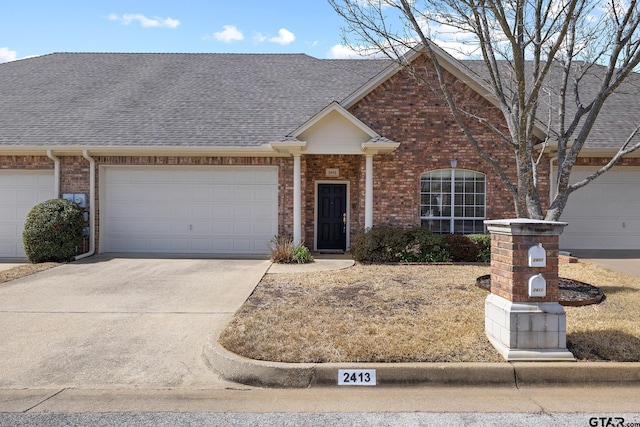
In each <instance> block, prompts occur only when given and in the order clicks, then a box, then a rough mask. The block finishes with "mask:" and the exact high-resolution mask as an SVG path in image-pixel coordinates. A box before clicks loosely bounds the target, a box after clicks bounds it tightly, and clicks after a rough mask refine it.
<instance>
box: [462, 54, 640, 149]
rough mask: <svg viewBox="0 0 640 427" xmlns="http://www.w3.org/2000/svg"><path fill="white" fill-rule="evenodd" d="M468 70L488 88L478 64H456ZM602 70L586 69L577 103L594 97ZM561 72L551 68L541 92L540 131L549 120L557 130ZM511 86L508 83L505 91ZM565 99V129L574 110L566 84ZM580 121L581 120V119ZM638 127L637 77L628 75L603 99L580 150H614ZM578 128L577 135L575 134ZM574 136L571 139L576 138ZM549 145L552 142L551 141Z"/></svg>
mask: <svg viewBox="0 0 640 427" xmlns="http://www.w3.org/2000/svg"><path fill="white" fill-rule="evenodd" d="M460 63H461V64H463V65H464V66H466V67H468V68H469V69H470V70H471V71H472V72H473V73H474V74H475V75H476V77H477V78H478V79H479V81H481V82H482V83H483V84H484V85H485V86H487V87H490V83H489V80H488V78H486V77H485V76H486V75H487V69H486V67H485V65H484V63H483V62H482V61H467V60H464V61H460ZM502 65H503V71H502V72H503V76H505V77H506V76H508V75H509V71H508V64H507V63H506V62H503V63H502ZM581 65H583V64H580V63H576V64H574V67H575V70H574V71H573V73H572V75H574V76H575V75H578V73H579V71H581V70H579V67H580V66H581ZM604 73H605V67H604V66H599V65H593V66H591V67H589V68H588V69H587V71H586V72H585V74H584V76H583V77H582V79H581V81H580V84H579V91H580V100H581V102H582V103H583V105H587V104H588V103H589V102H591V101H592V99H593V97H594V96H595V95H596V94H597V91H598V90H599V88H600V85H601V83H602V76H603V75H604ZM561 78H562V68H561V66H560V65H555V66H553V67H552V69H551V71H550V73H549V76H548V79H547V82H546V83H545V88H544V90H543V92H542V94H541V95H540V97H539V98H538V100H539V103H538V113H537V117H538V120H539V122H540V124H541V127H546V126H547V123H548V122H549V120H550V121H551V123H552V129H554V130H555V129H558V124H557V123H558V120H559V109H558V105H559V91H560V87H561ZM509 84H514V83H513V82H511V81H510V82H508V84H506V85H505V87H506V88H508V87H509ZM569 90H570V91H571V92H569V95H568V96H567V107H566V113H567V118H566V120H567V123H566V124H565V127H568V126H569V123H570V121H571V120H573V118H574V115H575V112H576V110H577V106H576V104H575V102H574V96H573V87H572V86H571V82H570V83H569ZM583 120H584V118H583ZM638 125H640V74H638V73H631V74H630V75H629V76H628V77H627V79H626V80H625V81H624V82H623V83H622V84H621V85H620V87H619V88H618V89H617V90H616V91H615V92H614V93H613V94H611V96H610V97H609V98H608V99H607V101H606V102H605V104H604V107H603V109H602V110H601V111H600V113H599V114H598V118H597V119H596V122H595V125H594V127H593V129H592V130H591V133H590V134H589V137H588V138H587V141H586V143H585V146H584V148H585V149H596V150H608V151H612V150H617V149H618V148H620V146H621V145H622V144H624V142H625V141H626V140H627V138H628V137H629V136H630V135H631V133H632V132H633V130H634V129H635V127H636V126H638ZM579 129H580V128H579V127H578V131H579ZM578 131H576V134H574V137H575V136H576V135H577V133H578ZM637 140H640V135H636V136H635V138H634V141H637ZM552 142H553V141H552Z"/></svg>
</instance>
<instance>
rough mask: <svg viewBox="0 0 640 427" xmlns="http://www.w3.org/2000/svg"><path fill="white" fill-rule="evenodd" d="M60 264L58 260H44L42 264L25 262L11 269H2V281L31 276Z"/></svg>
mask: <svg viewBox="0 0 640 427" xmlns="http://www.w3.org/2000/svg"><path fill="white" fill-rule="evenodd" d="M58 265H60V264H59V263H57V262H43V263H40V264H25V265H19V266H17V267H13V268H11V269H9V270H3V271H0V283H4V282H8V281H10V280H15V279H19V278H21V277H25V276H29V275H31V274H34V273H37V272H39V271H44V270H48V269H50V268H53V267H57V266H58Z"/></svg>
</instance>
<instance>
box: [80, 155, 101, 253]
mask: <svg viewBox="0 0 640 427" xmlns="http://www.w3.org/2000/svg"><path fill="white" fill-rule="evenodd" d="M82 157H84V158H85V159H87V160H88V161H89V252H85V253H83V254H80V255H77V256H76V257H75V260H76V261H77V260H79V259H82V258H86V257H90V256H91V255H93V254H94V253H95V251H96V161H95V160H94V159H93V158H92V157H91V156H89V153H88V152H87V150H82Z"/></svg>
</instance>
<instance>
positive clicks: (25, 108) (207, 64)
mask: <svg viewBox="0 0 640 427" xmlns="http://www.w3.org/2000/svg"><path fill="white" fill-rule="evenodd" d="M388 64H389V63H388V62H387V61H381V60H364V59H362V60H320V59H316V58H313V57H310V56H307V55H303V54H285V55H277V54H268V55H260V54H138V53H136V54H122V53H113V54H112V53H55V54H51V55H45V56H41V57H36V58H31V59H25V60H20V61H15V62H10V63H5V64H0V144H1V145H2V146H5V147H6V146H22V147H24V146H31V147H34V146H38V147H53V146H55V147H63V146H75V147H77V146H83V147H87V148H91V147H94V146H113V147H117V146H139V147H140V146H142V147H145V146H161V147H162V146H174V147H175V146H178V147H206V146H220V147H225V146H234V147H237V146H259V145H261V144H265V143H268V142H270V141H274V140H279V139H282V138H283V137H284V136H286V135H287V134H288V133H290V132H291V131H293V130H294V129H296V128H297V127H298V126H300V125H301V124H302V123H304V122H305V121H306V120H308V119H309V118H310V117H312V116H313V115H314V114H316V113H317V112H318V111H320V110H321V109H322V108H324V107H326V106H327V105H328V104H329V103H331V102H332V101H334V100H337V101H340V100H341V99H343V98H344V97H346V96H347V95H349V94H350V93H351V92H353V91H354V90H356V89H357V88H358V87H360V86H361V85H362V84H364V83H365V82H367V81H368V80H370V79H371V78H372V77H373V76H375V75H376V74H377V73H378V72H379V71H380V70H381V69H383V68H384V67H386V66H388Z"/></svg>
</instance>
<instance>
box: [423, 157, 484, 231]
mask: <svg viewBox="0 0 640 427" xmlns="http://www.w3.org/2000/svg"><path fill="white" fill-rule="evenodd" d="M485 212H486V177H485V175H484V174H483V173H480V172H474V171H470V170H463V169H441V170H436V171H431V172H426V173H423V174H422V176H421V177H420V220H421V225H422V227H424V228H427V229H429V230H430V231H431V232H433V233H459V234H473V233H484V232H485V228H484V220H485V219H486V216H485Z"/></svg>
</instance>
